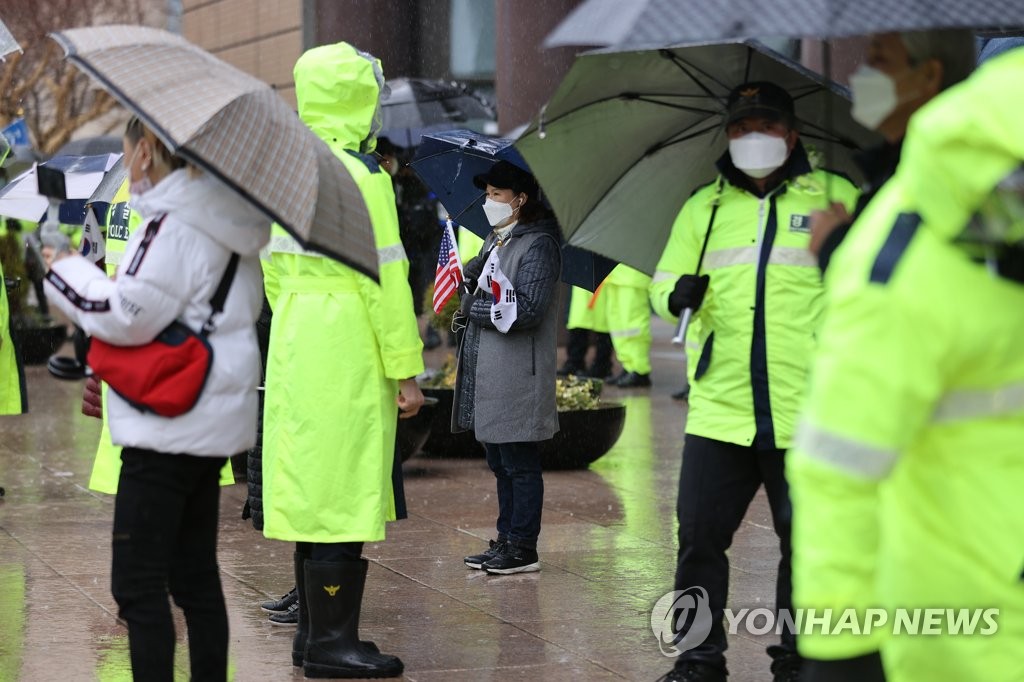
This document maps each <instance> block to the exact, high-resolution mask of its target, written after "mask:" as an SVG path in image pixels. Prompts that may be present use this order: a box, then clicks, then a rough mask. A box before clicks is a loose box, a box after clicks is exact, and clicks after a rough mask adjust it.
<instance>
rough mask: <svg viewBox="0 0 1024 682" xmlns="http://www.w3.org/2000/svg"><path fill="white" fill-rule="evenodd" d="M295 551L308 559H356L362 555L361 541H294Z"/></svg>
mask: <svg viewBox="0 0 1024 682" xmlns="http://www.w3.org/2000/svg"><path fill="white" fill-rule="evenodd" d="M295 551H296V552H298V553H299V554H305V555H306V556H307V557H309V559H310V561H334V562H338V561H358V560H359V559H360V558H361V557H362V556H363V543H361V542H296V543H295Z"/></svg>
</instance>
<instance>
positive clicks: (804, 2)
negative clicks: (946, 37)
mask: <svg viewBox="0 0 1024 682" xmlns="http://www.w3.org/2000/svg"><path fill="white" fill-rule="evenodd" d="M1020 25H1024V3H1021V2H1020V0H725V1H720V2H708V0H634V2H630V3H622V2H617V0H587V1H586V2H584V3H583V4H582V5H580V6H579V7H577V8H576V9H575V10H574V11H573V12H572V13H571V14H570V15H569V16H568V17H566V18H565V20H564V21H562V23H561V24H559V25H558V26H557V27H556V28H555V30H554V31H553V32H552V33H551V34H550V35H548V37H547V40H546V41H545V43H544V45H545V47H559V46H563V45H607V46H615V47H619V48H631V49H640V48H645V47H659V46H662V45H670V44H678V43H688V42H699V41H706V40H731V39H735V38H749V37H755V36H757V37H779V38H782V37H787V38H801V37H819V38H826V37H834V36H849V35H860V34H866V33H881V32H885V31H920V30H925V29H932V28H965V27H972V26H974V27H1008V26H1020Z"/></svg>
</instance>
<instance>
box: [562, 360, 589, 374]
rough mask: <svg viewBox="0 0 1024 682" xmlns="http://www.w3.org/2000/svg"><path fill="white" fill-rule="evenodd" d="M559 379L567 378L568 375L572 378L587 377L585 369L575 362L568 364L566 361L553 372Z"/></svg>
mask: <svg viewBox="0 0 1024 682" xmlns="http://www.w3.org/2000/svg"><path fill="white" fill-rule="evenodd" d="M555 374H557V375H558V376H560V377H567V376H569V375H570V374H572V375H573V376H578V377H582V376H587V369H586V367H584V366H583V365H578V364H576V363H575V362H569V361H568V360H566V361H565V362H564V363H563V364H562V366H561V367H559V368H558V370H557V371H556V372H555Z"/></svg>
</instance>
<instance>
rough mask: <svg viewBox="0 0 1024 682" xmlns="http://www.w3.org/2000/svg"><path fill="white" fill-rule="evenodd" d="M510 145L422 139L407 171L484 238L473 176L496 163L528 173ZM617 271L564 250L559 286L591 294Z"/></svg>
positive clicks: (492, 140) (443, 136)
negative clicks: (565, 284)
mask: <svg viewBox="0 0 1024 682" xmlns="http://www.w3.org/2000/svg"><path fill="white" fill-rule="evenodd" d="M512 143H513V140H508V139H502V138H496V137H488V136H486V135H481V134H478V133H474V132H473V131H470V130H452V131H448V132H441V133H431V134H429V135H425V136H424V137H423V142H422V144H421V145H420V147H419V149H418V150H417V151H416V158H414V159H413V160H412V163H410V164H409V165H410V166H412V169H413V170H414V171H416V174H417V175H419V176H420V179H421V180H423V182H424V184H426V185H427V187H429V188H430V190H431V191H432V192H433V193H434V194H436V195H437V200H438V201H439V202H441V205H442V206H444V208H445V210H446V211H448V213H449V215H451V216H452V220H454V221H456V222H458V223H459V224H460V225H463V226H464V227H467V228H469V229H470V230H472V231H473V232H474V233H475V234H477V235H478V236H480V237H486V236H487V234H488V233H489V232H490V231H491V225H490V223H488V222H487V215H486V214H485V213H484V209H483V202H484V192H483V190H481V189H479V188H478V187H476V186H475V185H474V184H473V176H474V175H479V174H481V173H484V172H486V171H487V170H488V169H489V168H490V167H491V166H493V165H494V164H495V163H497V162H498V161H508V162H509V163H514V164H515V165H517V166H519V167H520V168H523V169H525V170H527V171H529V170H530V167H529V166H528V165H527V164H526V161H524V160H523V157H522V156H520V154H519V152H517V151H516V149H515V147H513V146H512ZM541 184H542V187H543V183H541ZM615 265H616V263H615V261H614V260H611V259H609V258H603V257H601V256H598V255H596V254H594V253H591V252H589V251H586V250H584V249H579V248H575V247H572V246H569V245H567V244H563V246H562V281H563V282H567V283H569V284H572V285H574V286H579V287H583V288H584V289H588V290H590V291H594V289H596V288H597V286H598V285H599V284H601V282H602V281H604V278H605V277H607V276H608V273H609V272H611V271H612V269H613V268H614V267H615Z"/></svg>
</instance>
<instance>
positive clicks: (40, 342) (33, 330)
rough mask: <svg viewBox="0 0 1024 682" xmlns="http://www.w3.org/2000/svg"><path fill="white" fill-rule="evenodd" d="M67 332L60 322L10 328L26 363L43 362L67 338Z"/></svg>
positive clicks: (37, 363) (39, 363)
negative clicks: (43, 325) (41, 325)
mask: <svg viewBox="0 0 1024 682" xmlns="http://www.w3.org/2000/svg"><path fill="white" fill-rule="evenodd" d="M67 333H68V332H67V328H66V327H65V326H64V325H62V324H51V325H48V326H45V327H20V326H16V327H13V328H12V329H11V336H12V337H13V340H14V343H15V345H16V346H17V348H18V350H19V351H20V352H21V359H22V362H24V363H25V364H26V365H42V364H44V363H45V362H46V361H47V360H48V359H49V357H50V356H51V355H53V354H54V353H56V352H57V349H58V348H60V347H61V345H62V344H63V343H64V341H65V340H66V339H67Z"/></svg>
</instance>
